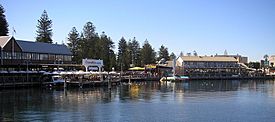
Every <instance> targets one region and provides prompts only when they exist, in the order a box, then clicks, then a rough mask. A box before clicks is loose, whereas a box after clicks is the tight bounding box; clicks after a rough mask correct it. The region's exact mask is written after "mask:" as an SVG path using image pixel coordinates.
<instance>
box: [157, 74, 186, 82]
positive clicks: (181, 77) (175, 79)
mask: <svg viewBox="0 0 275 122" xmlns="http://www.w3.org/2000/svg"><path fill="white" fill-rule="evenodd" d="M186 79H189V77H188V76H177V75H175V76H169V77H162V78H161V79H160V81H182V80H186Z"/></svg>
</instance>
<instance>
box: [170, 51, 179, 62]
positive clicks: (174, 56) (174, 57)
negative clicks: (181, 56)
mask: <svg viewBox="0 0 275 122" xmlns="http://www.w3.org/2000/svg"><path fill="white" fill-rule="evenodd" d="M176 58H177V56H176V55H175V54H174V53H173V52H172V53H171V54H170V56H169V59H170V60H174V59H176Z"/></svg>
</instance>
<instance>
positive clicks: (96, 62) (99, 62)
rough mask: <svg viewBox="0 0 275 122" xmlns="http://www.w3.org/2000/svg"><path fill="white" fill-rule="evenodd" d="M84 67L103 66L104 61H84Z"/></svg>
mask: <svg viewBox="0 0 275 122" xmlns="http://www.w3.org/2000/svg"><path fill="white" fill-rule="evenodd" d="M82 65H84V66H87V65H89V66H103V60H95V59H82Z"/></svg>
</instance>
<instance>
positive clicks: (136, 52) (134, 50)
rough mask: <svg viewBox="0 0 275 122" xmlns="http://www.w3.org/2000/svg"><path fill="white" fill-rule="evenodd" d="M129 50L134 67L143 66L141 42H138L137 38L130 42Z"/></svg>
mask: <svg viewBox="0 0 275 122" xmlns="http://www.w3.org/2000/svg"><path fill="white" fill-rule="evenodd" d="M128 49H129V53H130V59H131V60H132V61H131V64H133V65H134V66H140V65H141V58H140V45H139V42H138V41H137V40H136V37H134V39H133V40H132V41H131V40H130V41H129V42H128Z"/></svg>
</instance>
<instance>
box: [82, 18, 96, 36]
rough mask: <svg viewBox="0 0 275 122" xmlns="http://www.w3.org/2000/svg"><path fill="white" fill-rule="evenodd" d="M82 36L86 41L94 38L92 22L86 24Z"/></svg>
mask: <svg viewBox="0 0 275 122" xmlns="http://www.w3.org/2000/svg"><path fill="white" fill-rule="evenodd" d="M83 34H84V38H86V39H87V40H89V39H92V38H94V37H95V36H96V33H95V26H94V25H93V23H92V22H87V23H86V24H85V25H84V27H83Z"/></svg>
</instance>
